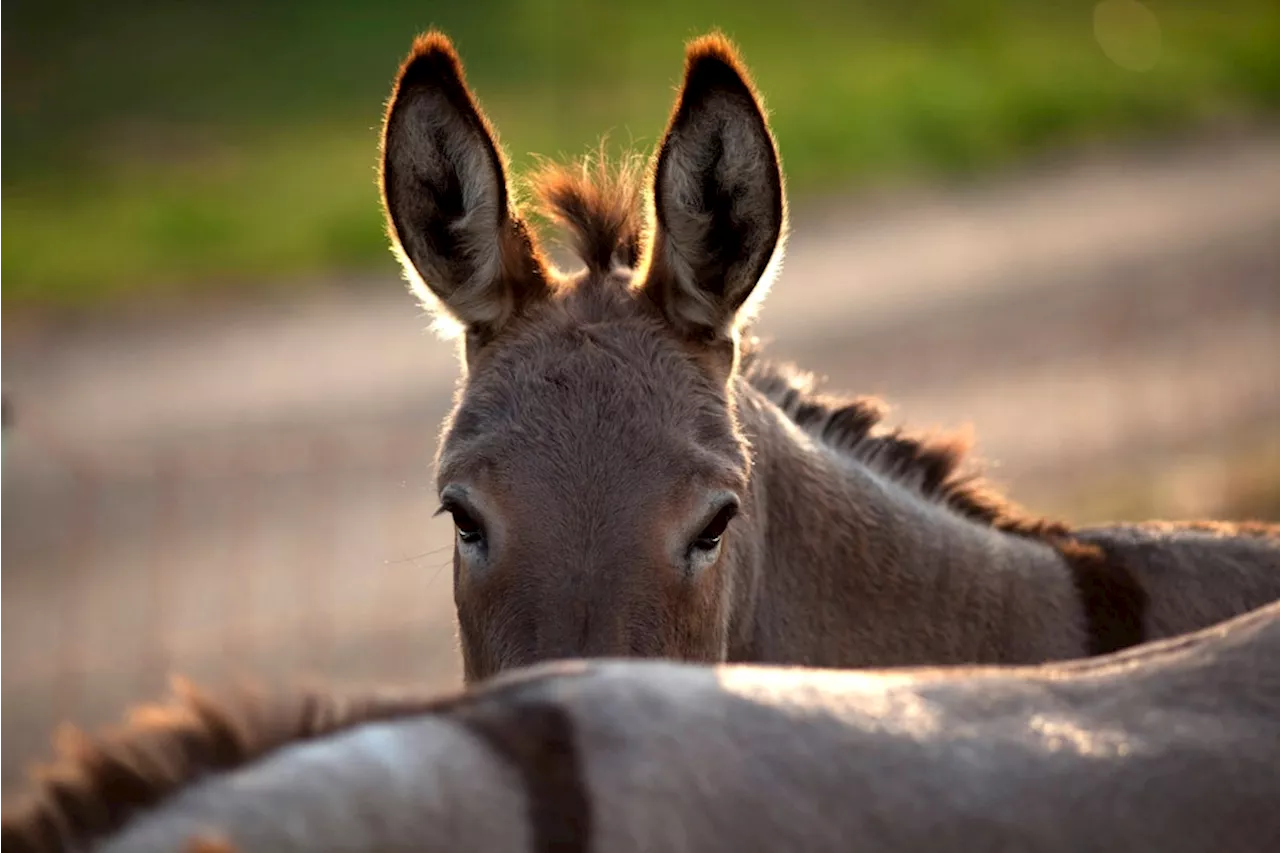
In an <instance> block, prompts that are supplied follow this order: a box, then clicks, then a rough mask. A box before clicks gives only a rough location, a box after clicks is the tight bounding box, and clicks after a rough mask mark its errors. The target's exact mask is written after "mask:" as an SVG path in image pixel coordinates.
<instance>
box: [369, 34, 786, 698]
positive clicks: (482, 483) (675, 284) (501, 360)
mask: <svg viewBox="0 0 1280 853" xmlns="http://www.w3.org/2000/svg"><path fill="white" fill-rule="evenodd" d="M584 174H585V173H584ZM651 181H652V185H651V187H650V188H649V192H648V193H647V194H646V197H647V198H649V199H651V201H652V205H651V209H649V210H648V211H647V214H648V222H647V226H648V227H647V228H646V232H647V234H646V238H645V239H643V240H642V239H641V237H640V234H639V229H638V228H637V227H636V223H637V221H638V220H639V219H640V217H641V212H640V211H639V210H638V209H637V208H638V204H637V203H636V202H637V199H638V194H637V193H636V192H634V188H633V187H629V186H628V185H627V181H626V179H625V175H624V176H623V178H622V179H614V180H611V181H603V182H599V181H598V182H596V183H590V182H588V181H587V179H585V178H583V177H581V176H579V177H575V175H574V173H572V172H568V171H552V172H550V173H548V174H545V175H543V176H542V177H541V178H540V179H538V180H537V181H536V183H535V189H536V190H537V192H538V194H539V195H540V196H541V199H542V202H543V206H544V208H546V209H547V211H548V212H549V213H550V215H551V216H553V217H555V218H558V219H559V220H561V222H563V223H564V224H565V225H567V226H568V228H569V230H571V231H573V232H574V233H575V237H576V243H577V248H578V251H579V254H580V255H581V256H582V260H583V261H584V262H585V264H586V269H585V270H583V271H580V272H577V273H574V274H572V275H565V274H563V273H561V272H559V271H557V270H555V269H553V268H552V267H551V265H550V264H549V263H548V262H547V261H546V260H545V259H544V257H543V256H542V254H541V253H540V251H539V248H538V244H537V240H536V238H535V236H534V235H533V233H532V232H531V231H530V230H529V229H528V227H527V226H526V225H525V224H524V222H523V220H522V219H521V218H520V215H519V212H518V210H517V208H516V205H515V203H514V201H513V193H512V191H511V189H510V187H509V185H508V180H507V174H506V166H505V160H504V157H503V155H502V153H501V149H500V148H499V146H498V143H497V140H496V138H495V136H494V133H493V130H492V128H491V126H490V124H489V122H488V121H487V120H486V118H485V116H484V114H483V113H482V112H481V110H480V108H479V106H478V105H477V103H476V101H475V99H474V98H473V97H472V95H471V94H470V92H469V90H468V88H467V85H466V83H465V81H464V78H463V74H462V69H461V64H460V62H459V61H458V58H457V56H456V54H455V53H454V51H453V49H452V47H451V45H450V44H449V42H448V41H447V40H446V39H445V38H444V37H442V36H440V35H438V34H431V35H427V36H424V37H422V38H420V39H419V40H418V41H417V42H416V43H415V45H414V49H413V51H412V53H411V54H410V56H409V58H408V59H407V60H406V61H405V63H404V65H403V67H402V68H401V71H400V75H399V78H398V80H397V82H396V86H395V91H394V93H393V96H392V99H391V102H390V105H389V107H388V110H387V115H386V120H385V124H384V133H383V149H382V190H383V200H384V204H385V208H386V212H387V217H388V220H389V226H390V228H389V230H390V234H391V238H392V242H393V244H394V247H395V250H396V252H397V254H398V255H399V257H400V259H401V261H402V263H403V266H404V268H405V271H406V275H407V276H408V278H409V280H410V282H411V286H412V287H413V289H414V291H415V292H416V293H417V295H418V296H419V297H420V298H421V299H422V300H424V302H426V303H427V304H428V305H429V306H431V307H432V308H434V309H435V310H436V312H437V316H438V317H439V318H440V319H442V320H444V321H446V322H447V323H448V324H449V325H451V326H452V327H453V328H455V329H457V330H459V331H460V332H461V333H462V336H463V340H464V345H463V362H464V366H465V374H466V375H465V378H464V382H463V385H462V387H461V388H460V391H459V394H458V397H457V403H456V406H455V409H454V411H453V413H452V414H451V416H450V417H449V419H448V420H447V422H446V424H445V428H444V433H443V436H442V441H441V446H440V451H439V456H438V459H437V469H438V474H437V482H438V487H439V492H440V501H441V511H442V512H447V513H449V514H451V515H452V517H453V521H454V523H455V525H456V528H457V530H456V540H455V550H454V596H455V600H456V603H457V608H458V618H459V624H460V631H461V639H462V650H463V659H464V665H465V670H466V677H467V679H468V681H474V680H477V679H480V678H483V677H486V676H489V675H491V674H493V673H495V672H497V671H498V670H501V669H505V668H510V667H514V666H520V665H526V664H530V663H533V662H535V661H540V660H546V659H552V658H564V657H584V656H646V657H656V656H663V657H672V658H681V659H688V660H703V661H714V660H720V659H723V658H724V657H725V656H726V653H727V648H728V645H729V643H730V640H731V635H730V631H731V626H732V625H733V624H734V621H735V620H734V614H735V612H739V613H740V611H741V610H742V609H744V608H745V607H747V606H748V603H749V601H750V600H751V598H752V596H753V586H754V577H755V574H756V571H757V560H758V540H759V536H758V534H757V531H756V530H755V525H756V523H757V521H756V515H757V514H756V508H755V503H756V502H755V500H754V497H753V495H754V490H753V488H752V479H751V459H750V454H749V447H748V442H747V436H744V435H743V434H742V433H741V431H740V428H739V425H738V419H737V401H736V399H735V387H736V383H735V381H734V379H735V371H736V369H737V361H738V340H739V329H740V327H741V325H742V323H743V322H744V320H745V319H746V315H747V313H748V305H749V304H752V303H754V302H755V301H756V300H753V299H752V296H753V294H755V295H759V294H760V293H761V292H762V291H763V290H764V289H765V288H764V287H763V286H761V285H762V282H764V281H766V280H767V278H768V275H769V271H770V267H771V265H772V264H773V263H774V261H775V259H776V258H777V257H779V256H780V255H781V242H782V236H783V230H784V218H785V211H784V201H783V187H782V176H781V173H780V170H779V166H778V158H777V153H776V149H775V147H774V142H773V139H772V136H771V135H770V132H769V129H768V126H767V124H766V120H765V117H764V113H763V111H762V109H761V107H760V104H759V101H758V99H757V97H756V95H755V93H754V91H753V89H752V87H751V84H750V83H749V81H748V79H747V76H746V75H745V73H744V72H743V70H742V69H741V66H740V64H739V63H738V60H737V59H736V57H735V55H734V53H733V50H732V48H731V47H730V46H729V44H728V43H727V42H725V41H724V40H723V39H721V38H719V37H717V36H710V37H705V38H702V39H699V40H697V41H696V42H694V43H693V44H691V45H690V47H689V50H688V54H687V57H686V65H685V78H684V84H683V90H682V92H681V94H680V96H679V100H678V102H677V104H676V107H675V110H674V112H673V114H672V117H671V119H670V123H669V125H668V128H667V131H666V134H665V136H664V138H663V140H662V142H661V144H660V145H659V148H658V151H657V156H656V159H655V161H654V164H653V168H652V170H651Z"/></svg>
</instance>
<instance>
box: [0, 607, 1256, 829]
mask: <svg viewBox="0 0 1280 853" xmlns="http://www.w3.org/2000/svg"><path fill="white" fill-rule="evenodd" d="M47 779H48V781H46V782H45V783H44V785H43V787H41V788H39V789H37V796H35V797H33V798H31V799H29V800H26V801H24V802H23V803H21V804H19V805H17V806H14V807H12V808H11V809H10V810H9V812H8V814H7V815H6V817H5V823H4V838H3V848H4V850H5V853H28V851H30V853H38V852H39V851H72V850H74V851H84V853H90V851H93V853H182V851H190V853H196V851H203V853H231V851H236V853H293V851H304V850H306V851H313V853H340V852H341V853H359V852H360V851H369V853H374V851H377V853H399V851H403V853H410V851H412V853H431V851H451V853H452V851H463V850H477V851H480V850H483V851H493V853H502V851H511V853H515V851H538V853H550V851H561V853H570V851H581V853H586V851H594V853H626V851H637V853H638V851H664V853H720V851H723V853H742V851H770V853H772V851H779V850H803V851H807V853H821V851H832V853H835V851H840V853H844V851H848V850H857V851H861V853H874V852H875V851H909V850H919V851H925V850H929V851H956V852H957V853H961V851H964V853H970V851H988V850H991V851H994V850H1018V851H1026V853H1035V851H1046V852H1047V851H1063V853H1066V851H1072V853H1078V851H1086V850H1097V851H1104V850H1105V851H1111V850H1134V851H1137V850H1144V851H1145V850H1160V851H1166V853H1179V851H1185V853H1191V851H1203V853H1236V851H1255V850H1256V851H1263V850H1276V849H1280V809H1277V807H1276V805H1277V803H1278V802H1280V603H1277V604H1273V605H1271V606H1269V607H1267V608H1264V609H1260V610H1258V611H1255V612H1253V613H1250V614H1247V615H1245V616H1241V617H1237V618H1236V619H1235V620H1233V621H1230V622H1228V623H1225V624H1222V625H1218V626H1215V627H1213V628H1209V629H1205V630H1203V631H1201V632H1199V633H1196V634H1194V635H1185V636H1183V637H1178V638H1172V639H1169V640H1164V641H1159V642H1152V643H1149V644H1144V645H1142V646H1139V647H1137V648H1135V649H1130V650H1127V651H1124V652H1119V653H1117V654H1114V655H1109V656H1104V657H1095V658H1090V659H1087V660H1076V661H1070V662H1065V663H1064V662H1059V663H1050V664H1043V665H1040V666H1037V667H979V668H972V669H965V668H960V667H944V668H940V669H920V670H890V671H879V672H876V671H850V670H845V671H839V670H830V669H803V668H798V667H797V668H781V667H762V666H754V665H731V664H724V665H719V666H702V665H695V664H687V663H676V662H669V661H636V660H631V661H617V660H615V661H603V660H596V661H573V662H559V663H553V664H542V665H540V666H538V667H532V668H530V669H528V670H525V671H523V672H520V673H510V674H507V675H502V676H499V677H497V678H495V679H492V680H491V681H489V682H487V683H486V684H483V685H479V686H475V687H472V688H471V690H470V692H463V693H459V694H455V695H453V696H450V697H440V698H427V699H424V698H417V699H415V698H413V697H408V696H400V697H394V696H383V697H376V696H373V697H371V696H365V697H363V698H361V697H347V698H343V697H340V696H336V695H330V694H326V693H323V692H312V693H302V694H298V695H295V696H293V697H292V701H288V702H283V703H281V702H264V701H262V700H261V699H259V700H258V701H254V702H244V701H241V702H239V703H231V704H228V703H226V702H215V701H213V700H211V699H209V698H206V697H202V696H200V695H199V694H188V696H187V698H186V699H185V701H182V702H178V703H175V704H173V705H171V706H169V707H167V708H165V707H161V708H153V709H149V710H144V711H142V712H141V713H139V714H136V715H135V718H134V721H133V723H132V724H130V725H129V726H126V727H125V728H124V729H123V730H120V731H117V732H116V733H115V734H113V735H110V736H108V737H103V738H99V739H97V740H91V739H80V740H74V739H73V740H69V741H68V743H67V745H66V746H65V747H64V754H63V756H62V760H61V763H60V764H55V765H54V766H53V767H52V769H51V770H50V771H49V772H48V776H47Z"/></svg>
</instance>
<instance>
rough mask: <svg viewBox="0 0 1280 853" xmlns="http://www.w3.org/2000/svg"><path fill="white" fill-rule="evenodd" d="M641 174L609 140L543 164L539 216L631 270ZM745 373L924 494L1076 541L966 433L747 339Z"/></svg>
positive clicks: (827, 436)
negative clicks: (837, 391) (976, 461)
mask: <svg viewBox="0 0 1280 853" xmlns="http://www.w3.org/2000/svg"><path fill="white" fill-rule="evenodd" d="M643 176H644V172H643V170H642V169H641V168H640V160H639V159H637V158H636V157H634V156H628V157H624V158H623V159H622V160H620V161H619V162H616V163H610V162H609V160H608V159H607V157H606V156H605V150H604V146H603V144H602V145H601V147H600V150H599V152H598V153H597V154H594V155H591V156H588V157H584V158H582V159H581V160H579V161H577V162H576V163H574V164H572V165H569V166H563V165H559V164H555V163H546V164H544V165H543V166H542V167H541V168H540V170H539V171H538V172H536V173H535V174H534V175H533V177H532V178H531V179H530V185H531V187H532V191H533V197H534V199H535V202H536V205H537V212H538V213H540V214H541V215H543V216H545V217H546V218H548V219H550V220H552V221H554V222H556V223H558V224H559V225H561V227H563V228H565V229H566V230H567V231H568V233H569V244H570V246H571V248H572V249H573V250H574V253H575V254H576V255H577V256H578V258H579V260H581V261H582V262H583V263H585V264H586V265H587V267H588V269H590V270H592V271H594V272H608V271H609V270H610V269H611V268H612V266H613V265H614V264H615V263H621V264H623V265H624V266H627V267H634V266H635V265H636V264H637V263H638V261H639V259H640V257H641V255H642V250H643V242H644V232H643V223H644V216H643V210H642V209H641V202H642V200H643V199H644V197H645V196H644V191H643V189H642V184H641V179H642V178H643ZM741 369H742V372H743V375H744V377H745V378H746V379H747V381H748V382H750V383H751V385H752V386H753V387H755V388H756V390H758V391H760V392H761V393H762V394H764V395H765V396H766V397H767V398H768V399H769V400H770V401H771V402H773V403H774V404H775V405H776V406H778V407H779V408H780V409H782V411H783V412H785V413H786V415H787V417H789V418H790V419H791V420H792V421H793V422H794V423H795V424H796V425H797V426H799V427H800V428H801V429H803V430H804V431H805V432H807V433H809V434H810V435H812V436H813V437H814V438H816V439H818V440H819V441H821V442H822V443H823V444H824V445H826V446H827V447H829V448H831V449H832V450H835V451H837V452H839V453H841V454H843V455H845V456H847V457H849V458H851V459H853V460H856V461H857V462H860V463H862V464H864V465H867V466H868V467H870V468H871V469H873V470H875V471H877V472H879V473H881V474H884V475H886V476H888V477H890V478H891V479H892V480H893V481H894V482H896V483H898V484H900V485H906V486H909V487H911V488H912V489H914V490H915V491H916V492H917V493H918V494H920V495H921V496H922V497H924V498H926V499H928V500H931V501H934V502H937V503H940V504H942V505H944V506H946V507H948V508H950V509H952V510H954V511H955V512H957V513H959V514H960V515H962V516H964V517H966V518H970V519H973V520H975V521H978V522H981V523H983V524H988V525H991V526H992V527H995V528H996V529H998V530H1002V531H1005V532H1008V533H1012V534H1015V535H1020V536H1027V537H1030V538H1037V539H1051V540H1061V539H1065V538H1068V537H1069V536H1070V534H1071V531H1070V529H1069V528H1068V526H1067V525H1065V524H1063V523H1062V522H1059V521H1055V520H1051V519H1045V518H1040V517H1037V516H1034V515H1031V514H1028V513H1026V512H1025V511H1023V510H1022V509H1021V508H1020V507H1018V506H1017V505H1015V504H1014V503H1013V502H1011V501H1009V500H1008V499H1006V498H1004V497H1003V496H1001V495H1000V494H999V493H998V492H996V491H995V490H994V489H992V488H991V486H990V485H989V484H988V483H987V481H986V480H985V479H984V478H983V477H982V476H981V474H980V473H978V472H977V471H975V470H972V467H971V466H970V465H968V464H967V463H968V462H969V457H968V452H969V449H970V448H969V444H968V441H967V440H966V439H965V438H964V437H962V436H960V435H956V434H924V433H915V432H909V431H907V430H905V429H903V428H901V427H895V428H893V429H885V428H882V426H881V425H882V421H883V420H884V416H885V413H886V412H887V407H886V406H885V404H884V403H883V402H882V401H881V400H879V399H878V398H875V397H866V396H861V397H843V396H837V395H832V394H827V393H824V392H821V391H820V390H819V389H818V387H817V381H816V379H815V378H814V377H813V376H812V375H811V374H808V373H804V372H801V371H799V370H797V369H796V368H794V367H792V366H790V365H786V364H780V363H776V362H772V361H769V360H768V359H766V358H765V357H764V355H763V353H762V345H761V343H760V342H759V341H758V340H757V339H756V338H754V337H751V336H747V335H744V337H743V340H742V354H741Z"/></svg>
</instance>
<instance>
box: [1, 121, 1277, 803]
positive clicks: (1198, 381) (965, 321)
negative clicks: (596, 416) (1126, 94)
mask: <svg viewBox="0 0 1280 853" xmlns="http://www.w3.org/2000/svg"><path fill="white" fill-rule="evenodd" d="M793 233H794V236H793V239H792V241H791V244H790V248H789V252H788V262H787V265H786V267H785V270H784V273H783V275H782V277H781V279H780V280H779V281H778V283H777V284H776V286H775V288H774V292H773V294H772V295H771V298H770V300H769V302H768V303H767V306H766V308H765V312H764V315H763V318H762V322H761V326H760V331H761V332H762V333H764V334H765V335H767V336H769V337H772V338H773V339H774V347H775V351H776V352H777V353H778V354H780V355H782V356H784V357H790V358H794V359H796V360H797V361H799V362H800V363H802V364H803V365H804V366H806V367H809V368H811V369H814V370H815V371H817V372H820V373H825V374H827V375H829V376H830V378H831V382H832V385H833V386H834V387H837V388H841V389H848V390H854V391H859V392H864V393H880V394H884V395H886V396H887V397H888V398H889V399H890V400H891V401H892V402H893V403H894V404H895V407H896V412H895V419H896V420H901V421H906V422H909V423H911V424H915V425H921V426H928V425H940V426H946V427H956V426H962V425H965V424H968V425H971V427H972V429H973V431H974V433H975V434H976V435H977V436H978V438H979V439H980V443H979V450H980V452H981V453H982V455H983V456H984V457H986V458H988V459H991V460H994V461H996V462H998V463H999V467H998V468H996V474H997V475H998V477H999V479H1000V480H1001V481H1003V482H1005V483H1007V484H1008V485H1009V486H1010V488H1011V489H1012V491H1013V492H1014V494H1015V495H1017V496H1020V497H1023V498H1024V499H1027V500H1030V501H1031V502H1032V503H1033V504H1034V505H1036V506H1037V507H1039V506H1042V505H1045V504H1052V503H1053V502H1054V500H1055V498H1056V496H1058V495H1059V494H1060V493H1061V492H1062V490H1063V489H1064V488H1065V486H1064V485H1063V484H1065V483H1068V482H1070V483H1078V482H1086V483H1087V482H1088V481H1089V480H1090V478H1093V477H1096V476H1101V474H1100V472H1107V471H1110V470H1113V469H1119V468H1122V467H1123V466H1125V465H1129V464H1134V463H1135V461H1136V460H1140V459H1155V460H1160V459H1163V458H1165V457H1166V456H1167V455H1168V454H1170V453H1175V452H1176V453H1181V454H1184V455H1185V454H1192V455H1198V456H1199V457H1202V458H1205V459H1216V458H1220V457H1221V456H1222V455H1223V454H1225V453H1227V452H1228V451H1232V450H1233V449H1237V448H1238V447H1239V446H1240V445H1241V442H1242V441H1243V440H1244V437H1252V438H1251V439H1250V440H1253V438H1257V437H1259V436H1260V437H1261V438H1260V439H1259V440H1261V441H1263V442H1266V441H1270V440H1271V439H1273V438H1274V437H1276V436H1280V137H1276V136H1271V137H1263V138H1255V139H1251V140H1240V141H1237V142H1233V143H1230V144H1223V145H1221V146H1217V147H1212V148H1205V147H1203V146H1196V147H1194V148H1191V149H1189V150H1185V151H1180V152H1170V153H1167V154H1165V155H1163V156H1161V157H1158V158H1141V159H1138V160H1109V161H1099V162H1095V163H1092V164H1082V165H1078V166H1075V167H1071V168H1064V169H1059V170H1056V171H1053V172H1048V173H1045V174H1041V175H1031V176H1023V177H1021V178H1019V179H1017V180H1011V181H1008V182H1005V183H1001V184H995V185H990V186H985V187H981V188H976V189H971V190H967V191H951V192H938V193H933V194H929V195H926V196H917V197H915V198H910V199H905V200H902V199H899V200H894V201H889V202H878V203H873V204H871V203H869V204H863V205H859V206H857V207H850V206H849V205H847V204H845V205H841V206H834V205H833V206H827V207H826V208H825V209H823V208H819V207H818V206H814V207H811V208H808V209H803V208H802V209H801V210H800V211H799V212H798V213H797V215H796V218H795V222H794V226H793ZM426 327H427V322H426V320H425V319H424V318H423V317H422V316H421V315H420V314H418V313H417V312H416V310H415V308H414V306H413V304H412V303H411V301H410V300H409V298H408V297H407V295H405V294H404V292H403V291H402V290H401V288H400V286H399V285H398V284H397V283H396V282H394V281H380V282H370V283H368V284H367V285H364V286H361V287H353V288H348V289H344V290H341V291H336V292H330V293H328V294H325V295H323V296H317V297H315V298H314V299H308V300H306V301H300V302H292V303H285V302H277V303H275V304H272V305H266V306H256V307H254V308H253V309H252V310H250V309H236V308H227V309H220V310H218V311H212V312H210V313H208V314H206V315H204V316H201V317H198V318H188V319H185V320H183V321H181V322H178V323H166V324H164V325H163V326H162V327H160V328H156V327H155V325H154V324H149V323H148V322H147V318H145V317H142V318H138V319H135V320H133V321H128V322H113V323H112V324H110V325H106V324H102V325H99V326H82V327H80V328H78V329H76V330H74V331H71V330H64V331H59V332H56V333H50V332H47V331H46V332H43V333H41V334H39V335H35V334H29V333H27V332H25V331H24V330H21V329H8V328H6V330H5V336H4V341H3V364H4V386H5V389H6V391H7V392H9V393H11V394H12V395H13V399H14V402H15V405H16V415H17V423H16V427H15V428H14V430H13V432H11V433H9V434H8V435H6V437H5V447H4V497H5V498H6V499H7V500H6V505H5V512H4V517H3V536H4V545H3V563H4V583H5V596H4V600H3V609H4V612H3V616H4V627H3V690H4V695H5V698H6V700H7V701H6V702H5V703H4V719H3V738H4V743H5V747H6V749H5V754H4V762H3V781H4V785H5V789H6V790H9V789H10V788H11V786H12V785H13V784H14V783H15V782H16V781H17V779H18V778H19V773H20V771H21V768H22V766H23V765H24V764H25V763H26V762H27V761H28V760H29V759H30V758H31V757H32V756H33V755H40V754H43V753H44V750H45V747H44V743H45V740H44V739H45V737H46V736H47V733H48V731H49V729H50V727H51V725H52V723H53V722H54V721H56V720H60V719H72V720H75V721H77V722H81V723H97V722H100V721H103V720H105V719H110V718H112V717H114V716H115V715H116V714H118V713H119V711H120V709H121V707H122V706H123V705H125V704H127V703H129V702H131V701H134V700H136V699H137V698H139V697H140V696H148V695H153V694H154V693H155V692H156V691H158V690H160V689H161V687H162V685H163V679H164V674H165V673H166V672H167V671H170V670H179V671H183V672H186V673H190V674H192V675H195V676H197V677H201V678H207V679H213V680H217V679H222V678H225V677H228V676H230V675H231V674H233V673H234V672H235V671H237V670H239V671H244V672H249V673H254V674H258V675H262V676H266V677H286V676H296V675H302V674H307V673H314V674H320V675H324V676H326V677H330V678H341V679H351V680H368V681H376V680H379V679H410V678H412V679H418V680H422V681H426V682H428V683H431V684H446V683H451V682H452V681H454V680H455V679H456V677H457V661H456V655H455V651H454V648H453V630H454V629H453V622H452V603H451V596H450V573H449V568H448V557H449V553H448V542H449V530H448V525H447V523H446V522H444V521H441V520H439V519H437V520H432V519H430V517H429V516H430V513H431V511H432V510H434V508H435V506H434V503H433V494H432V489H431V469H430V462H431V454H432V452H433V449H434V448H433V444H434V440H435V436H436V431H437V428H438V423H439V419H440V417H441V416H442V415H443V414H444V412H445V410H446V408H447V406H448V403H449V395H450V393H451V389H452V385H453V382H454V377H455V376H456V372H457V365H456V362H455V359H454V355H453V353H452V350H451V349H450V348H449V347H448V346H446V345H444V344H442V343H440V342H438V341H436V340H434V339H433V338H432V337H431V336H430V335H429V334H428V333H427V332H426ZM1197 483H1198V485H1196V486H1194V487H1193V488H1192V489H1191V492H1190V494H1189V495H1187V496H1183V497H1178V500H1179V501H1181V503H1174V504H1167V505H1169V506H1174V507H1183V508H1186V507H1190V508H1193V509H1194V511H1200V510H1201V508H1203V509H1204V511H1207V512H1213V511H1215V507H1217V506H1220V505H1221V501H1220V500H1219V498H1220V495H1217V493H1215V492H1214V488H1216V487H1215V486H1213V482H1212V478H1209V479H1208V480H1205V479H1202V480H1199V481H1197ZM1206 483H1207V484H1208V485H1206ZM1174 497H1177V496H1174ZM1171 499H1172V498H1171ZM1215 501H1217V503H1215Z"/></svg>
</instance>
